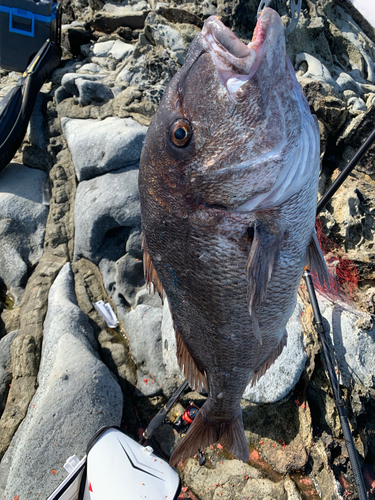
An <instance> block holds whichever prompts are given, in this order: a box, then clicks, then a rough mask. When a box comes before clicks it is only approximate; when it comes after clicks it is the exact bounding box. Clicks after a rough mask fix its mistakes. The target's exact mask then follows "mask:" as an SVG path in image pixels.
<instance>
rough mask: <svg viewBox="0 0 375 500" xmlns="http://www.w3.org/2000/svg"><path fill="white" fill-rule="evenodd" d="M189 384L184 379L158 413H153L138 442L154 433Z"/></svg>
mask: <svg viewBox="0 0 375 500" xmlns="http://www.w3.org/2000/svg"><path fill="white" fill-rule="evenodd" d="M188 385H189V382H188V381H187V380H185V382H184V383H183V384H182V385H181V386H180V387H179V388H178V389H177V390H176V391H175V392H174V393H173V394H172V396H171V397H170V399H169V400H168V401H167V403H165V405H164V406H163V408H161V410H159V411H158V413H157V414H156V415H155V417H154V418H153V419H152V420H151V422H150V423H149V424H148V426H147V428H146V430H145V431H144V433H143V435H142V437H141V439H140V441H139V444H143V443H144V442H145V441H146V440H147V439H150V438H151V436H152V435H153V434H154V432H155V431H156V430H157V429H158V428H159V427H160V425H161V424H162V423H163V421H164V419H165V417H166V415H167V413H168V412H169V410H170V409H171V408H172V406H173V405H174V404H175V402H176V401H177V400H178V399H179V397H180V396H181V394H182V393H183V392H184V390H185V389H186V388H187V386H188Z"/></svg>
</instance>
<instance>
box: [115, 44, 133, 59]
mask: <svg viewBox="0 0 375 500" xmlns="http://www.w3.org/2000/svg"><path fill="white" fill-rule="evenodd" d="M133 51H134V45H131V44H130V43H124V42H122V41H121V40H116V41H115V43H114V44H113V46H112V48H111V50H110V51H109V53H110V55H111V56H112V57H113V58H114V59H116V61H122V60H123V59H125V58H126V57H129V56H130V55H131V54H132V53H133Z"/></svg>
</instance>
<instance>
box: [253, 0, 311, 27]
mask: <svg viewBox="0 0 375 500" xmlns="http://www.w3.org/2000/svg"><path fill="white" fill-rule="evenodd" d="M271 2H272V0H260V3H259V7H258V12H257V18H258V19H259V16H260V13H261V12H262V10H263V9H264V8H265V7H269V6H270V3H271ZM301 7H302V0H290V9H291V11H292V19H291V21H290V24H289V26H288V27H287V28H286V31H285V34H286V35H289V34H290V33H291V32H292V31H293V30H294V28H295V27H296V26H297V24H298V20H299V16H300V14H301Z"/></svg>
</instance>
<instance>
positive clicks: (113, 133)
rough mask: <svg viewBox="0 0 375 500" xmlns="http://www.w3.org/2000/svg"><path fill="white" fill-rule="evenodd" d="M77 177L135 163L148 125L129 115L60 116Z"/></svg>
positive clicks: (88, 175) (81, 178) (99, 173)
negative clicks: (94, 118)
mask: <svg viewBox="0 0 375 500" xmlns="http://www.w3.org/2000/svg"><path fill="white" fill-rule="evenodd" d="M61 125H62V129H63V133H64V135H65V138H66V140H67V142H68V147H69V150H70V152H71V154H72V159H73V163H74V167H75V169H76V174H77V179H78V181H83V180H88V179H92V178H93V177H96V176H98V175H101V174H103V173H107V172H110V171H112V170H119V169H120V168H123V167H126V166H129V165H134V164H136V163H137V162H138V161H139V158H140V156H141V149H142V143H143V140H144V138H145V136H146V131H147V128H146V127H144V126H142V125H140V124H139V123H137V122H136V121H134V120H133V119H132V118H118V117H117V116H114V117H111V118H106V119H105V120H102V121H99V120H74V119H69V118H63V119H62V120H61Z"/></svg>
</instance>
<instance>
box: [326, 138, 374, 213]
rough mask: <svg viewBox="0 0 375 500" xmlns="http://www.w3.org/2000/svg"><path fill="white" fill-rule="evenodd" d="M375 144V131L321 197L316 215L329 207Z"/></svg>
mask: <svg viewBox="0 0 375 500" xmlns="http://www.w3.org/2000/svg"><path fill="white" fill-rule="evenodd" d="M374 142H375V129H374V130H373V131H372V133H371V134H370V136H369V137H368V138H367V139H366V141H365V142H364V143H363V144H362V146H361V147H360V148H359V149H358V151H357V152H356V154H355V155H354V156H353V158H352V159H351V160H350V162H349V163H348V164H347V166H346V167H345V168H344V170H343V171H342V172H341V174H340V175H339V176H338V177H337V179H336V180H335V181H334V182H333V184H332V185H331V186H330V187H329V188H328V190H327V192H326V193H325V194H324V195H323V196H322V197H321V199H320V200H319V202H318V205H317V208H316V215H319V213H320V212H321V211H322V210H323V208H324V207H325V206H326V205H327V203H328V202H329V200H330V199H331V198H332V196H333V195H334V194H335V193H336V191H337V190H338V189H339V187H340V186H341V184H342V183H343V182H344V181H345V179H346V178H347V177H348V175H349V174H350V173H351V172H352V170H353V169H354V168H355V167H356V166H357V164H358V163H359V162H360V161H361V159H362V158H363V156H364V155H365V154H366V153H367V151H368V150H369V149H370V147H371V146H372V144H373V143H374Z"/></svg>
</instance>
